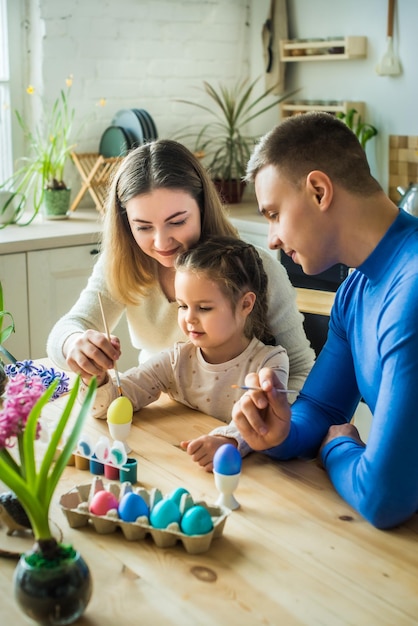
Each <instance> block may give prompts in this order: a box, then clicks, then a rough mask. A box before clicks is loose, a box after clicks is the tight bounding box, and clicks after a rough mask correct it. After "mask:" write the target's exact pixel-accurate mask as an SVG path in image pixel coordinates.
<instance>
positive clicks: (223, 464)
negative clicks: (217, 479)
mask: <svg viewBox="0 0 418 626" xmlns="http://www.w3.org/2000/svg"><path fill="white" fill-rule="evenodd" d="M241 465H242V459H241V455H240V453H239V451H238V450H237V448H236V447H235V446H234V445H233V444H232V443H225V444H224V445H223V446H221V447H220V448H218V449H217V450H216V452H215V454H214V455H213V469H214V471H215V472H217V473H218V474H225V475H226V476H232V475H233V474H239V472H240V471H241Z"/></svg>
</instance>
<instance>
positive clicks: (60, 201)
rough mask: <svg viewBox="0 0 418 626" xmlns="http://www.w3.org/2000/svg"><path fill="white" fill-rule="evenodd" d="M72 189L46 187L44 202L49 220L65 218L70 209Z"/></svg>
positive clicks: (45, 213)
mask: <svg viewBox="0 0 418 626" xmlns="http://www.w3.org/2000/svg"><path fill="white" fill-rule="evenodd" d="M70 197H71V189H45V191H44V198H43V203H42V210H43V215H44V217H45V218H46V219H47V220H65V219H67V218H68V211H69V209H70Z"/></svg>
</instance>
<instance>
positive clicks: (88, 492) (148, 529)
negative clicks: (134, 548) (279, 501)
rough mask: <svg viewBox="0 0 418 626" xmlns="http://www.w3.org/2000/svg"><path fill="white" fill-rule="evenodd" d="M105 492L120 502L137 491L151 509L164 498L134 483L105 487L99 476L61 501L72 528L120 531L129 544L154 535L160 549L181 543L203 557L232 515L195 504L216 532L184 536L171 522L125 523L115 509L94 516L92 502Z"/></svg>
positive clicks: (209, 506) (104, 532) (143, 519)
mask: <svg viewBox="0 0 418 626" xmlns="http://www.w3.org/2000/svg"><path fill="white" fill-rule="evenodd" d="M102 489H107V490H108V491H111V492H112V493H113V494H114V495H115V496H116V498H117V499H118V500H120V499H121V498H122V496H123V495H124V493H126V491H134V492H135V493H137V494H139V495H140V496H142V498H144V500H145V501H146V502H147V504H148V506H149V508H150V510H151V509H152V508H153V504H154V503H156V502H157V501H158V500H160V499H161V498H162V494H161V492H160V490H159V489H155V488H154V489H152V490H150V491H147V490H146V489H144V488H141V487H136V488H132V485H131V483H128V482H125V483H122V484H121V483H114V482H111V483H107V484H106V485H105V484H104V483H103V481H102V479H101V478H100V477H99V476H96V477H95V478H94V480H93V482H92V483H89V484H86V485H77V486H76V487H74V488H73V489H71V491H69V492H67V493H65V494H64V495H62V496H61V498H60V502H59V503H60V505H61V508H62V510H63V513H64V514H65V516H66V518H67V520H68V523H69V525H70V527H71V528H82V527H83V526H87V524H91V525H92V526H93V527H94V529H95V530H96V531H97V532H98V533H99V534H101V535H106V534H110V533H113V532H115V531H116V530H117V529H118V528H120V529H121V530H122V533H123V535H124V537H125V539H127V540H128V541H140V540H141V539H144V538H145V537H146V536H147V535H151V537H152V538H153V540H154V542H155V544H156V545H157V546H158V547H159V548H170V547H172V546H174V545H175V544H176V543H177V542H178V541H180V542H181V543H182V544H183V547H184V548H185V550H186V552H188V553H189V554H200V553H201V552H207V550H209V547H210V545H211V543H212V539H215V538H216V537H220V536H221V535H222V532H223V529H224V526H225V522H226V518H227V516H228V514H229V513H230V510H229V509H227V508H225V507H221V506H215V505H208V504H206V502H203V501H199V502H194V504H196V505H197V504H200V505H201V506H204V507H205V508H206V509H207V510H208V511H209V513H210V516H211V518H212V523H213V529H212V530H211V531H210V532H209V533H206V534H205V535H185V534H184V533H183V532H182V531H181V530H180V527H179V525H178V524H177V523H172V524H170V525H169V526H167V528H165V529H159V528H153V527H152V526H151V525H150V522H149V521H148V519H147V518H146V517H139V518H138V519H137V520H136V521H135V522H124V521H123V520H121V519H120V518H119V517H118V514H117V511H116V510H115V509H112V510H110V511H108V513H107V514H106V515H102V516H99V515H94V514H93V513H91V512H90V511H89V502H90V501H91V499H92V497H93V496H94V494H95V493H96V492H97V491H100V490H102Z"/></svg>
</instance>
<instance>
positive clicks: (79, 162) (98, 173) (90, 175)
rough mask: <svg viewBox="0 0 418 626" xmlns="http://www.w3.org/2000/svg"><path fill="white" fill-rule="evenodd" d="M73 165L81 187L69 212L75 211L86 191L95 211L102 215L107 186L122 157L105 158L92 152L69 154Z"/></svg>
mask: <svg viewBox="0 0 418 626" xmlns="http://www.w3.org/2000/svg"><path fill="white" fill-rule="evenodd" d="M71 157H72V159H73V162H74V165H75V166H76V168H77V170H78V172H79V174H80V176H81V180H82V181H83V182H82V185H81V188H80V191H79V192H78V194H77V196H76V198H75V200H74V202H73V203H72V205H71V208H70V210H71V211H75V210H76V208H77V207H78V205H79V204H80V201H81V199H82V197H83V196H84V194H85V193H86V191H88V192H89V193H90V195H91V197H92V198H93V200H94V204H95V205H96V209H97V210H98V211H99V212H100V213H104V209H105V202H106V197H107V192H108V189H109V184H110V181H111V179H112V175H113V173H114V171H115V170H116V169H117V168H118V166H119V164H120V163H121V161H122V159H123V157H111V158H105V157H104V156H102V155H101V154H96V153H94V152H84V153H79V154H77V153H75V152H72V153H71Z"/></svg>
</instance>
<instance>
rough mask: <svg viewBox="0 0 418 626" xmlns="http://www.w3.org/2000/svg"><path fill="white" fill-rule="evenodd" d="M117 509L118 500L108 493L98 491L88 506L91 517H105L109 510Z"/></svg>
mask: <svg viewBox="0 0 418 626" xmlns="http://www.w3.org/2000/svg"><path fill="white" fill-rule="evenodd" d="M117 508H118V499H117V498H116V496H114V495H113V493H110V491H104V490H102V491H98V492H97V493H95V494H94V496H93V498H92V499H91V502H90V505H89V511H90V513H93V515H106V513H107V512H108V511H110V510H111V509H116V510H117Z"/></svg>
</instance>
